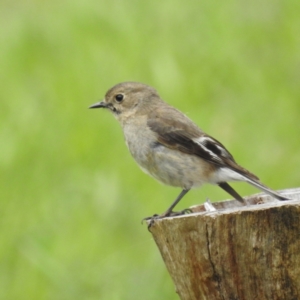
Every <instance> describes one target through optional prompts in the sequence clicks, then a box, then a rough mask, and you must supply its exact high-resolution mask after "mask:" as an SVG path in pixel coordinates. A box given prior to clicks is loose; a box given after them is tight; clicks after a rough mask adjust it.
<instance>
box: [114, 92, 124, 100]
mask: <svg viewBox="0 0 300 300" xmlns="http://www.w3.org/2000/svg"><path fill="white" fill-rule="evenodd" d="M115 99H116V100H117V101H118V102H121V101H122V100H123V99H124V95H123V94H118V95H116V97H115Z"/></svg>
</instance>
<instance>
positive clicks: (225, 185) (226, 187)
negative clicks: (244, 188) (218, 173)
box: [218, 182, 246, 205]
mask: <svg viewBox="0 0 300 300" xmlns="http://www.w3.org/2000/svg"><path fill="white" fill-rule="evenodd" d="M218 185H219V187H220V188H221V189H223V190H224V191H225V192H227V193H228V194H229V195H231V196H232V197H233V198H235V199H236V200H238V201H240V202H241V203H243V204H244V205H245V204H246V201H245V200H244V199H243V198H242V197H241V196H240V195H239V194H238V193H237V192H236V191H235V190H234V189H233V188H232V187H231V186H230V185H229V184H228V183H227V182H220V183H218Z"/></svg>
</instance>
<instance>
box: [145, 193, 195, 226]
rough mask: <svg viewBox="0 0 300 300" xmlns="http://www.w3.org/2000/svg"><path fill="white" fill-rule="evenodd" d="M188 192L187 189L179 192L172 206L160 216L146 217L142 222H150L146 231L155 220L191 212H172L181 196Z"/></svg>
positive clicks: (186, 210) (185, 210) (187, 210)
mask: <svg viewBox="0 0 300 300" xmlns="http://www.w3.org/2000/svg"><path fill="white" fill-rule="evenodd" d="M188 191H189V189H184V190H182V191H181V193H180V194H179V195H178V197H177V198H176V199H175V201H174V202H173V203H172V205H171V206H170V207H169V208H168V209H167V210H166V211H165V212H164V213H163V214H161V215H157V214H156V215H153V216H151V217H146V218H144V219H143V220H142V222H143V221H148V220H150V222H149V224H148V229H149V228H150V227H151V226H152V225H153V224H154V221H155V220H156V219H163V218H165V217H169V216H179V215H182V214H185V213H187V212H191V210H190V209H189V208H187V209H184V210H182V211H179V212H174V211H173V208H174V207H175V206H176V205H177V204H178V202H179V201H180V200H181V199H182V198H183V196H184V195H185V194H186V193H187V192H188Z"/></svg>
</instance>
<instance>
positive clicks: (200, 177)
mask: <svg viewBox="0 0 300 300" xmlns="http://www.w3.org/2000/svg"><path fill="white" fill-rule="evenodd" d="M89 108H91V109H95V108H103V109H106V110H108V111H110V112H111V113H112V114H113V115H114V117H115V118H116V119H117V120H118V121H119V123H120V125H121V127H122V130H123V133H124V138H125V142H126V145H127V147H128V149H129V151H130V153H131V155H132V157H133V158H134V160H135V161H136V162H137V164H138V165H139V166H140V168H141V169H142V170H143V171H144V172H145V173H147V174H149V175H150V176H152V177H154V178H155V179H156V180H158V181H159V182H161V183H163V184H165V185H169V186H173V187H177V188H181V192H180V194H179V195H178V197H177V198H176V199H175V201H174V202H173V203H172V204H171V206H170V207H168V209H167V210H166V211H165V212H164V213H162V214H155V215H153V216H151V217H147V218H144V220H149V219H150V220H151V222H150V225H152V224H153V222H154V220H156V219H162V218H165V217H169V216H176V215H179V214H182V213H186V212H188V211H189V209H186V210H183V211H181V212H175V211H173V209H174V207H175V206H176V205H177V204H178V202H179V201H180V200H181V199H182V198H183V197H184V196H185V195H186V193H187V192H188V191H189V190H191V189H193V188H197V187H201V186H202V185H203V184H213V185H217V186H219V187H220V188H221V189H223V190H224V191H226V192H227V193H228V194H230V195H231V196H232V197H234V198H235V199H236V200H238V201H240V202H241V203H243V204H244V205H245V200H244V199H243V197H241V196H240V195H239V194H238V193H237V192H236V191H235V190H234V189H233V188H232V187H231V186H230V185H229V184H228V182H231V181H243V182H247V183H249V184H251V185H253V186H254V187H256V188H258V189H260V190H262V191H263V192H265V193H267V194H269V195H271V196H272V197H274V198H276V199H278V200H281V201H283V200H289V199H288V198H287V197H285V196H283V195H281V194H279V193H278V192H276V191H274V190H272V189H270V188H269V187H267V186H266V185H264V184H263V183H262V182H261V181H260V180H259V178H258V177H257V176H256V175H254V174H253V173H251V172H250V171H248V170H246V169H245V168H243V167H242V166H240V165H239V164H237V162H236V161H235V159H234V158H233V156H232V155H231V154H230V152H229V151H228V150H227V149H226V148H225V146H224V145H223V144H221V143H220V142H219V141H218V140H216V139H215V138H213V137H212V136H210V135H208V134H206V133H205V132H204V131H203V130H202V129H200V128H199V127H198V126H197V125H196V124H195V123H194V122H193V121H192V120H191V119H190V118H188V117H187V116H186V115H185V114H183V113H182V112H181V111H179V110H177V109H176V108H174V107H172V106H171V105H169V104H167V103H166V102H165V101H163V100H162V99H161V97H160V96H159V94H158V92H157V91H156V90H155V89H154V88H153V87H151V86H149V85H146V84H143V83H139V82H131V81H128V82H122V83H119V84H116V85H115V86H113V87H112V88H110V89H109V90H108V91H107V93H106V94H105V97H104V99H103V100H102V101H100V102H97V103H95V104H93V105H91V106H90V107H89Z"/></svg>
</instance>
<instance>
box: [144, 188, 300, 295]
mask: <svg viewBox="0 0 300 300" xmlns="http://www.w3.org/2000/svg"><path fill="white" fill-rule="evenodd" d="M281 193H282V194H284V195H286V196H288V197H289V198H291V199H292V201H277V200H274V199H273V198H271V197H270V196H268V195H265V194H257V195H254V196H251V197H248V198H245V199H246V201H247V203H249V205H247V206H241V204H240V203H239V202H238V201H236V200H231V201H223V202H219V203H213V206H214V207H215V208H216V209H217V210H216V211H210V212H207V211H205V209H204V205H199V206H194V207H192V211H193V212H194V213H192V214H187V215H182V216H178V217H169V218H165V219H160V220H156V221H155V223H154V224H153V226H152V227H151V228H150V231H151V233H152V235H153V237H154V240H155V242H156V244H157V246H158V248H159V250H160V253H161V255H162V258H163V260H164V262H165V264H166V267H167V269H168V271H169V273H170V275H171V277H172V279H173V281H174V283H175V286H176V292H177V293H178V294H179V296H180V298H181V299H182V300H202V299H203V300H204V299H207V300H219V299H220V300H231V299H232V300H254V299H259V300H264V299H266V300H267V299H268V300H282V299H287V300H297V299H300V188H298V189H290V190H284V191H281Z"/></svg>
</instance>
